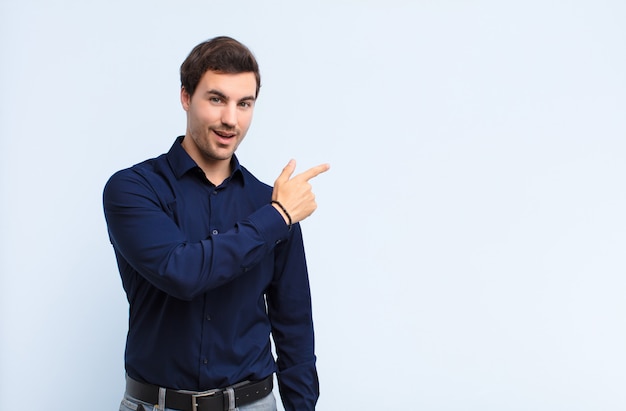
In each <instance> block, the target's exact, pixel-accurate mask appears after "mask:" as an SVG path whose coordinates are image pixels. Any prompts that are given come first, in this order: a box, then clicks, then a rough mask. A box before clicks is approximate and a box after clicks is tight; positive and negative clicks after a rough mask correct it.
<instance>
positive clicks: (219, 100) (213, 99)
mask: <svg viewBox="0 0 626 411" xmlns="http://www.w3.org/2000/svg"><path fill="white" fill-rule="evenodd" d="M209 101H210V102H211V103H215V104H219V103H221V102H222V99H221V98H219V97H215V96H211V97H209Z"/></svg>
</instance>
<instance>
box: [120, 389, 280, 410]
mask: <svg viewBox="0 0 626 411" xmlns="http://www.w3.org/2000/svg"><path fill="white" fill-rule="evenodd" d="M139 404H141V405H143V406H144V409H145V411H157V410H158V411H161V410H159V409H158V408H157V407H156V406H155V405H154V404H148V403H147V402H143V401H139V400H136V399H134V398H132V397H129V396H128V395H124V399H123V400H122V403H121V404H120V411H136V410H137V407H138V405H139ZM235 410H236V411H276V398H275V397H274V393H270V394H269V395H267V396H265V397H264V398H261V399H260V400H258V401H255V402H253V403H251V404H248V405H244V406H243V407H238V408H236V409H235ZM165 411H177V410H173V409H171V408H166V409H165Z"/></svg>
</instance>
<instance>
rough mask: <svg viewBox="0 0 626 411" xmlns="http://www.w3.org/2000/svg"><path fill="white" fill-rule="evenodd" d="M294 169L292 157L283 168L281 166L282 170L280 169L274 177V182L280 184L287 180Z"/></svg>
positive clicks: (294, 163) (294, 162)
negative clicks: (276, 176) (275, 177)
mask: <svg viewBox="0 0 626 411" xmlns="http://www.w3.org/2000/svg"><path fill="white" fill-rule="evenodd" d="M295 169H296V160H293V159H292V160H289V162H288V163H287V165H286V166H285V168H283V171H281V173H280V175H279V176H278V178H277V179H276V183H277V184H280V183H284V182H285V181H288V180H289V178H290V177H291V175H292V174H293V172H294V170H295Z"/></svg>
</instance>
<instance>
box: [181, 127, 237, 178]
mask: <svg viewBox="0 0 626 411" xmlns="http://www.w3.org/2000/svg"><path fill="white" fill-rule="evenodd" d="M189 141H191V139H190V138H188V137H185V138H184V139H183V143H182V146H183V148H184V149H185V151H186V152H187V154H189V157H191V159H192V160H193V161H195V162H196V164H197V165H198V167H200V169H201V170H202V171H203V172H204V175H205V177H206V178H207V180H209V181H210V182H211V183H213V184H214V185H216V186H219V185H220V184H222V182H223V181H224V180H226V179H227V178H228V177H229V176H230V174H231V173H232V170H231V166H230V163H231V159H232V157H230V158H227V159H223V160H222V159H215V158H209V157H207V156H205V155H203V154H202V152H201V151H200V150H198V148H197V147H196V145H195V144H189Z"/></svg>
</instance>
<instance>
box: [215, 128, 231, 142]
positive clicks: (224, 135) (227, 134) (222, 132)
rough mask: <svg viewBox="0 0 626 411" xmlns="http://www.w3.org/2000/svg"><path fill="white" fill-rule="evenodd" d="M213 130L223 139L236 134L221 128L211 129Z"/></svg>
mask: <svg viewBox="0 0 626 411" xmlns="http://www.w3.org/2000/svg"><path fill="white" fill-rule="evenodd" d="M213 132H214V133H215V134H216V135H217V136H218V137H219V138H220V139H224V140H230V139H231V138H233V137H236V136H237V133H234V132H232V131H223V130H213Z"/></svg>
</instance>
